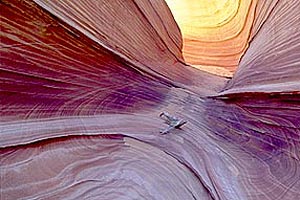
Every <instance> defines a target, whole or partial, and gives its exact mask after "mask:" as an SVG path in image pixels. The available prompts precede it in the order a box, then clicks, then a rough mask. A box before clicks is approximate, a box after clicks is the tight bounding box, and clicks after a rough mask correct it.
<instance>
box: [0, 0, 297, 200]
mask: <svg viewBox="0 0 300 200" xmlns="http://www.w3.org/2000/svg"><path fill="white" fill-rule="evenodd" d="M0 6H1V7H0V9H1V40H0V45H1V46H0V57H1V63H0V64H1V65H0V138H1V140H0V177H1V180H0V199H1V200H2V199H180V200H182V199H221V200H223V199H228V200H235V199H236V200H241V199H249V200H261V199H272V200H273V199H281V200H297V199H299V198H300V192H299V188H300V114H299V113H300V94H299V92H300V90H299V82H300V80H299V77H300V76H298V74H299V58H300V57H299V56H298V54H299V48H298V47H299V34H298V32H297V31H295V30H298V28H299V20H298V19H299V14H298V12H297V11H298V10H299V9H298V8H299V2H298V1H296V0H290V1H288V0H282V1H276V2H275V1H264V2H263V1H258V4H257V7H256V12H255V18H254V21H253V27H252V30H251V33H250V34H251V37H250V38H249V40H250V47H249V48H248V49H247V51H246V53H245V55H244V56H243V58H242V61H241V63H240V64H239V67H238V70H237V72H236V73H235V75H234V77H233V78H232V79H231V80H228V79H225V78H221V77H218V76H215V75H212V74H209V73H206V72H203V71H200V70H197V69H194V68H191V67H190V66H188V65H186V64H185V63H184V62H183V60H182V54H181V46H182V41H181V35H180V32H179V29H178V27H177V25H176V23H175V21H174V20H173V18H172V16H171V13H170V11H169V9H168V7H167V5H166V3H165V2H163V1H158V0H156V1H152V0H149V1H146V0H143V1H119V0H112V1H104V0H102V1H88V2H87V1H83V0H77V1H75V0H74V1H60V0H55V1H54V0H53V1H41V0H36V1H30V0H22V1H20V0H10V1H6V0H2V1H0ZM162 111H167V112H168V113H171V114H172V115H174V116H177V117H179V118H182V119H184V120H187V121H188V123H187V124H186V125H184V126H183V127H182V128H181V129H173V130H171V131H170V132H169V133H168V134H165V135H162V134H160V131H161V130H164V129H165V128H167V127H168V125H167V124H165V123H164V121H163V120H162V119H161V118H159V114H160V113H161V112H162Z"/></svg>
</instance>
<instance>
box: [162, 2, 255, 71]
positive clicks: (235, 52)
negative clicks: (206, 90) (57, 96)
mask: <svg viewBox="0 0 300 200" xmlns="http://www.w3.org/2000/svg"><path fill="white" fill-rule="evenodd" d="M166 1H167V4H168V6H169V7H170V9H171V11H172V13H173V15H174V18H175V20H176V21H177V23H178V25H179V27H180V29H181V32H182V35H183V41H184V42H183V56H184V59H185V61H186V62H187V63H189V64H191V65H193V66H195V67H198V66H201V67H200V68H201V69H203V70H207V71H210V72H213V73H216V74H220V75H223V74H224V73H225V74H226V75H228V74H232V72H233V71H234V70H235V69H236V67H237V65H238V63H239V60H240V58H241V56H242V55H243V53H244V52H245V50H246V48H247V46H248V42H249V33H250V30H251V26H252V24H253V20H254V11H255V7H256V4H257V0H244V1H239V0H213V1H211V0H166ZM216 68H217V69H218V70H214V69H216ZM220 68H223V69H222V70H220ZM220 71H222V72H221V73H220Z"/></svg>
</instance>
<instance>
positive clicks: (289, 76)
mask: <svg viewBox="0 0 300 200" xmlns="http://www.w3.org/2000/svg"><path fill="white" fill-rule="evenodd" d="M262 2H263V3H262ZM262 2H260V4H259V7H258V10H257V16H256V18H257V20H256V21H255V25H254V28H253V31H252V35H253V39H252V41H251V44H250V46H249V48H248V50H247V52H246V53H245V55H244V56H243V58H242V60H241V62H240V64H239V67H238V69H237V71H236V73H235V74H234V76H233V78H232V80H231V81H230V82H229V84H228V85H227V86H226V88H225V91H224V92H223V94H228V93H241V92H283V93H284V92H299V91H300V42H299V41H300V32H299V30H300V14H299V12H298V10H300V2H299V1H297V0H281V1H262Z"/></svg>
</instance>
